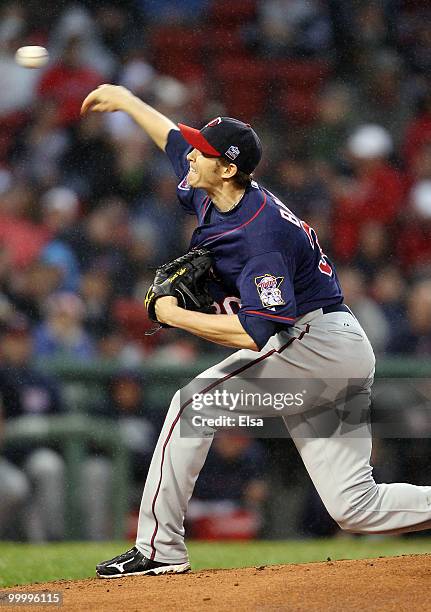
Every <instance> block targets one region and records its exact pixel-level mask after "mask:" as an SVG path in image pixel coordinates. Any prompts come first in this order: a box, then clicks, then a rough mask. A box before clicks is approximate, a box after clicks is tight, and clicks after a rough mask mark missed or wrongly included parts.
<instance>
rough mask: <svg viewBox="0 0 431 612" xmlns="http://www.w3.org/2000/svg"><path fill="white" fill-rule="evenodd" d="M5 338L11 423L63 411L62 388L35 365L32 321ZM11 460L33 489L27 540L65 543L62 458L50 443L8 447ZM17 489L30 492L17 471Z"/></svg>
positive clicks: (5, 395) (3, 378) (1, 374)
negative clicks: (29, 325)
mask: <svg viewBox="0 0 431 612" xmlns="http://www.w3.org/2000/svg"><path fill="white" fill-rule="evenodd" d="M1 340H2V341H1V355H0V366H1V369H0V382H1V395H2V402H3V410H4V415H5V418H6V421H10V420H12V419H25V418H33V419H38V418H39V417H45V416H48V415H57V414H59V413H61V411H62V403H61V398H60V391H59V388H58V386H57V384H56V383H55V382H54V381H53V380H52V379H50V378H48V377H47V376H45V375H43V374H42V373H41V372H39V370H37V369H36V368H35V367H33V366H32V364H31V358H32V356H33V342H32V337H31V333H30V330H29V328H28V325H27V322H26V321H25V320H23V319H20V318H17V320H16V321H15V322H14V323H13V324H11V325H10V326H9V327H8V328H7V329H6V330H5V332H4V333H3V335H2V338H1ZM6 458H7V459H8V460H9V461H11V462H12V463H13V464H14V465H15V466H18V467H19V468H20V469H21V470H22V471H23V473H24V474H25V478H26V482H28V483H29V485H30V487H31V489H32V495H31V498H30V499H29V500H28V501H29V503H28V506H27V508H26V513H25V520H24V531H25V535H26V537H27V539H28V540H29V541H33V542H36V541H37V542H43V541H46V540H58V539H61V538H62V537H63V535H64V532H63V530H64V524H63V515H64V497H63V489H64V463H63V459H62V458H61V456H60V454H59V453H58V452H57V451H56V450H54V449H52V448H48V447H46V446H45V445H44V446H40V445H38V444H37V443H29V442H28V441H26V442H25V444H24V443H21V444H18V443H16V444H14V445H13V446H10V447H8V448H7V450H6ZM29 485H28V484H27V485H26V486H27V487H29ZM15 486H16V488H17V489H18V490H19V491H21V492H22V491H24V489H25V486H24V480H23V476H22V475H21V474H17V473H15ZM53 492H55V494H53Z"/></svg>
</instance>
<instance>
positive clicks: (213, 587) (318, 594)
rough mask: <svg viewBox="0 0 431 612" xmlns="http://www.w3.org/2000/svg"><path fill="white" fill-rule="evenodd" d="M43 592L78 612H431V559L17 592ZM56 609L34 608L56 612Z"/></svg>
mask: <svg viewBox="0 0 431 612" xmlns="http://www.w3.org/2000/svg"><path fill="white" fill-rule="evenodd" d="M44 589H47V590H50V591H61V592H62V593H63V606H62V608H61V609H62V610H70V611H72V610H73V612H77V611H80V610H91V611H96V610H97V611H103V612H111V610H118V611H119V612H120V611H121V612H124V611H125V610H127V611H128V612H135V611H136V612H137V611H141V610H151V611H152V612H164V611H165V610H166V611H172V612H187V611H189V610H193V611H196V612H197V611H199V612H201V611H202V610H208V611H209V610H214V611H215V612H218V611H219V610H220V611H225V610H226V611H229V612H232V611H234V612H239V611H242V610H244V611H245V610H246V611H247V612H249V611H262V612H276V611H284V610H289V611H290V610H307V611H310V610H319V612H320V611H322V610H325V612H326V611H334V612H335V611H336V612H344V611H345V610H349V612H350V611H352V610H360V611H361V612H362V611H368V610H376V611H377V610H378V611H379V612H382V611H387V610H391V611H392V610H393V611H395V612H400V611H401V610H410V611H412V612H413V611H414V612H416V611H417V610H431V556H430V555H413V556H403V557H386V558H382V559H362V560H359V561H327V562H324V563H307V564H303V565H272V566H267V567H265V566H262V567H249V568H243V569H231V570H204V571H200V572H192V573H190V574H183V575H179V576H175V575H174V576H158V577H152V576H147V577H145V576H144V577H139V576H136V577H130V578H121V579H114V580H112V579H111V580H101V579H97V578H94V579H89V580H78V581H66V580H58V581H55V582H49V583H44V584H37V585H33V586H32V587H31V588H30V587H29V586H25V587H24V586H20V587H15V588H14V589H13V590H14V591H29V590H32V591H35V590H37V591H42V590H44ZM20 607H21V606H20ZM55 607H56V606H49V607H45V606H43V607H42V606H39V605H38V606H37V608H38V609H39V610H51V611H52V610H53V609H55ZM27 609H28V608H27Z"/></svg>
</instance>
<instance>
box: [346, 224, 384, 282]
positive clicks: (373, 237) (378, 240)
mask: <svg viewBox="0 0 431 612" xmlns="http://www.w3.org/2000/svg"><path fill="white" fill-rule="evenodd" d="M391 252H392V245H391V244H390V237H389V235H388V232H387V230H386V227H385V226H384V225H383V224H381V223H375V222H373V221H369V222H368V223H365V224H364V225H363V226H362V227H361V229H360V236H359V246H358V250H357V253H356V255H355V259H354V260H353V265H354V267H355V268H357V269H358V270H360V271H361V272H362V274H363V275H364V277H365V278H366V280H367V281H370V280H372V278H373V277H374V275H375V274H377V273H378V272H379V270H380V268H382V267H383V266H384V265H386V264H387V261H388V257H389V254H390V253H391Z"/></svg>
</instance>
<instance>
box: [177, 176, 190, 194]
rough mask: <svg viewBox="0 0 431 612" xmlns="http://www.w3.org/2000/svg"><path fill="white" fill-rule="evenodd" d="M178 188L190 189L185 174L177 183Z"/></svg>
mask: <svg viewBox="0 0 431 612" xmlns="http://www.w3.org/2000/svg"><path fill="white" fill-rule="evenodd" d="M178 189H182V190H183V191H189V190H190V189H191V187H190V185H189V184H188V182H187V176H185V177H184V178H183V180H182V181H181V183H180V184H179V185H178Z"/></svg>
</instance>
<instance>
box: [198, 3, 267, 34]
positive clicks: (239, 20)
mask: <svg viewBox="0 0 431 612" xmlns="http://www.w3.org/2000/svg"><path fill="white" fill-rule="evenodd" d="M255 15H256V0H241V1H240V2H238V1H237V2H232V0H213V2H212V5H211V8H210V11H209V21H210V23H213V24H217V25H219V26H221V27H223V28H225V29H230V28H233V27H237V26H240V25H244V24H245V23H247V21H252V20H253V19H254V17H255Z"/></svg>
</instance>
